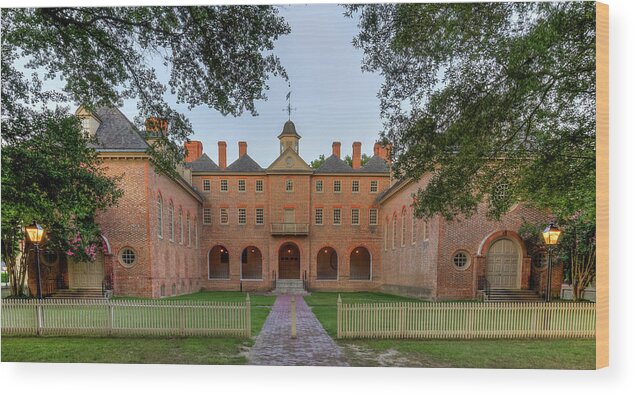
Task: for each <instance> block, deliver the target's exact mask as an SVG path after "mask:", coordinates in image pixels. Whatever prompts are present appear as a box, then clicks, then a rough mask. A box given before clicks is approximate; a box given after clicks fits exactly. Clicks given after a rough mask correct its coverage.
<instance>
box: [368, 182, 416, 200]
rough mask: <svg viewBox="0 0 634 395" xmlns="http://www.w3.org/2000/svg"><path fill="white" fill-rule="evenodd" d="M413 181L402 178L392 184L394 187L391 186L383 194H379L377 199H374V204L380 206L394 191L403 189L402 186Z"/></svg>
mask: <svg viewBox="0 0 634 395" xmlns="http://www.w3.org/2000/svg"><path fill="white" fill-rule="evenodd" d="M410 181H411V179H408V178H402V179H400V180H398V181H396V182H395V183H394V184H392V186H390V187H389V188H388V189H386V190H384V191H382V192H381V193H379V194H378V195H377V197H376V199H374V203H375V204H379V203H381V200H383V198H384V197H386V196H387V195H389V194H390V193H392V191H393V190H395V189H398V188H400V187H401V185H403V184H404V183H406V182H410Z"/></svg>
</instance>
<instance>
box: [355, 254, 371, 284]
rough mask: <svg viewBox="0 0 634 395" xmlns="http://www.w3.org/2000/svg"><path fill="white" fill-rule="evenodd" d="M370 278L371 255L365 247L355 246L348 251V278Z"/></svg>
mask: <svg viewBox="0 0 634 395" xmlns="http://www.w3.org/2000/svg"><path fill="white" fill-rule="evenodd" d="M371 279H372V256H371V255H370V251H368V249H367V248H365V247H357V248H355V249H354V250H352V252H351V253H350V280H371Z"/></svg>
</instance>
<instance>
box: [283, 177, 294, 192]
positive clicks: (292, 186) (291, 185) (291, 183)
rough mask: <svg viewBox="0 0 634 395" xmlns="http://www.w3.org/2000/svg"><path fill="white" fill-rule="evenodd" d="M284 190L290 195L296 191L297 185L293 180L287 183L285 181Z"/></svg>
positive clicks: (288, 180)
mask: <svg viewBox="0 0 634 395" xmlns="http://www.w3.org/2000/svg"><path fill="white" fill-rule="evenodd" d="M289 186H290V188H289ZM284 190H285V191H286V192H289V193H290V192H293V191H294V190H295V183H294V182H293V180H291V179H287V180H286V181H284Z"/></svg>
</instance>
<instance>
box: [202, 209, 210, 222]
mask: <svg viewBox="0 0 634 395" xmlns="http://www.w3.org/2000/svg"><path fill="white" fill-rule="evenodd" d="M203 225H211V209H210V208H209V207H205V208H203Z"/></svg>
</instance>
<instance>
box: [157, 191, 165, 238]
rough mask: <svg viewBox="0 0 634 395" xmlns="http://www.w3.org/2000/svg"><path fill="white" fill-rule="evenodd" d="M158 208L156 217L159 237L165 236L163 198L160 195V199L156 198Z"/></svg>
mask: <svg viewBox="0 0 634 395" xmlns="http://www.w3.org/2000/svg"><path fill="white" fill-rule="evenodd" d="M156 209H157V217H156V226H157V227H158V229H157V234H158V237H159V238H161V239H162V238H163V198H162V197H161V195H159V197H158V199H156Z"/></svg>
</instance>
